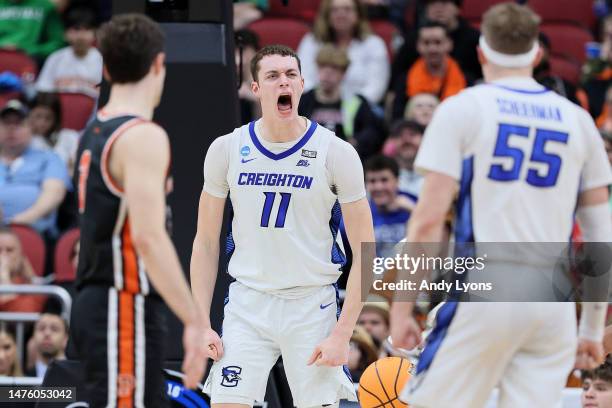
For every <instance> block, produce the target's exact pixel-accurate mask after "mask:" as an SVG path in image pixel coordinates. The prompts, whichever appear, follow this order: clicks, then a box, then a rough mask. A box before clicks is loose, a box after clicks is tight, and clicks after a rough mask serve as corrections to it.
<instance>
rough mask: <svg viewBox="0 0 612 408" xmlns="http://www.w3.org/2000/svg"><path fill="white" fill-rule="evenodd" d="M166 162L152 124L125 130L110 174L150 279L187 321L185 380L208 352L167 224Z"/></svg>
mask: <svg viewBox="0 0 612 408" xmlns="http://www.w3.org/2000/svg"><path fill="white" fill-rule="evenodd" d="M169 161H170V146H169V143H168V138H167V136H166V133H165V132H164V131H163V129H161V128H160V127H158V126H156V125H154V124H152V123H147V124H142V125H139V126H135V127H132V128H130V129H128V130H126V131H125V134H123V135H122V137H120V138H119V139H118V140H117V141H116V142H115V145H114V147H113V150H112V153H111V163H110V168H111V173H113V176H115V177H116V179H117V180H120V181H122V184H123V188H124V194H125V198H126V200H127V207H128V214H129V217H130V228H131V232H132V239H133V242H134V246H135V247H136V250H137V251H138V254H139V255H140V256H141V257H142V259H143V261H144V263H145V266H146V269H147V274H148V276H149V278H150V279H151V282H152V283H153V285H154V286H155V288H156V289H157V291H158V292H159V293H160V295H161V296H162V297H163V299H164V300H165V301H166V303H167V304H168V306H169V307H170V309H172V311H173V312H174V313H175V314H176V315H177V316H178V317H179V319H180V320H181V321H182V322H183V323H184V325H185V331H184V338H183V343H184V347H185V359H184V364H183V372H185V374H186V379H185V385H186V386H188V387H190V388H193V387H195V385H196V384H197V382H198V381H199V380H200V379H201V378H202V375H203V371H204V362H205V360H206V358H205V357H206V351H205V348H204V344H203V340H202V336H203V330H202V328H201V319H200V317H199V314H198V310H197V308H196V305H195V302H194V301H193V298H192V297H191V293H190V292H189V287H188V285H187V281H186V279H185V276H184V275H183V271H182V268H181V265H180V263H179V260H178V256H177V254H176V251H175V250H174V246H173V245H172V242H171V241H170V237H169V236H168V233H167V232H166V229H165V214H166V202H165V192H164V185H165V179H166V170H167V168H168V164H169Z"/></svg>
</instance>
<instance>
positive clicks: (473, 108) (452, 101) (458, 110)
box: [436, 85, 481, 118]
mask: <svg viewBox="0 0 612 408" xmlns="http://www.w3.org/2000/svg"><path fill="white" fill-rule="evenodd" d="M478 87H479V85H476V86H473V87H470V88H465V89H463V90H462V91H460V92H459V93H457V94H455V95H452V96H450V97H448V98H446V99H444V100H443V101H442V102H441V103H440V106H439V107H438V108H437V109H436V111H439V112H440V113H439V114H444V115H449V114H451V115H454V116H458V117H462V118H465V117H469V116H470V115H474V114H478V113H479V111H480V110H481V108H480V103H479V100H480V98H479V96H480V91H479V90H478V89H477V88H478ZM436 113H437V112H436ZM439 114H438V115H439Z"/></svg>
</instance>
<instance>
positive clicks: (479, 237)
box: [391, 2, 612, 408]
mask: <svg viewBox="0 0 612 408" xmlns="http://www.w3.org/2000/svg"><path fill="white" fill-rule="evenodd" d="M539 22H540V18H539V17H538V16H537V15H536V14H534V13H533V11H531V10H530V9H529V8H528V7H526V6H522V5H518V4H516V3H509V2H508V3H501V4H498V5H496V6H494V7H492V8H491V9H489V11H487V12H486V13H485V14H484V18H483V23H482V32H483V36H482V37H481V38H480V46H479V51H478V53H479V59H480V62H481V64H482V68H483V73H484V77H485V81H486V83H485V84H482V85H478V86H476V87H473V88H468V89H466V90H464V91H462V92H460V93H459V94H457V95H455V96H453V97H450V98H448V100H445V101H444V102H443V103H442V104H441V105H440V106H439V107H438V109H437V110H436V112H435V113H434V116H433V119H432V121H431V123H430V124H429V126H428V127H427V130H426V131H425V135H424V137H423V142H422V144H421V147H420V149H419V153H418V155H417V159H416V163H415V167H416V168H417V169H419V170H420V171H421V172H424V173H425V182H424V185H423V189H422V190H421V195H420V197H419V201H418V203H417V206H416V208H415V210H414V212H413V214H412V217H411V218H410V223H409V225H408V234H407V241H408V242H410V243H413V244H415V243H423V242H440V241H441V236H442V231H443V225H444V220H445V217H446V214H447V213H448V210H449V209H450V207H451V204H452V203H453V201H454V200H455V198H456V197H458V200H457V213H456V214H457V216H456V220H455V241H456V242H457V243H470V242H471V243H477V244H478V246H477V247H476V250H477V251H478V253H479V254H481V253H482V252H480V250H481V247H483V246H485V245H486V243H497V244H495V245H496V247H495V248H499V247H500V246H501V249H502V251H495V252H494V253H492V254H491V253H490V254H489V256H488V258H487V259H486V261H485V266H486V268H485V269H483V270H481V271H475V273H473V274H470V275H467V274H466V275H465V278H466V279H469V278H470V277H472V276H475V275H478V274H484V273H486V272H487V270H489V271H491V270H494V271H495V270H502V271H503V272H504V274H505V275H506V277H507V279H506V280H505V283H506V286H508V289H509V290H513V289H514V290H515V291H529V290H531V289H532V288H531V286H532V282H534V281H537V279H538V277H539V276H541V275H545V274H547V273H550V271H552V270H554V269H555V266H556V262H557V259H558V258H556V257H555V258H552V257H551V255H556V254H550V253H546V254H544V253H539V251H538V250H537V249H533V250H530V248H534V247H538V245H534V243H567V242H568V241H569V239H570V236H571V232H572V229H573V226H574V221H575V220H577V221H578V223H579V225H580V227H581V229H582V232H583V235H584V241H585V242H586V243H594V242H604V243H608V242H611V241H612V219H611V217H610V209H609V207H608V204H607V201H608V186H609V185H610V184H611V183H612V171H611V170H610V165H609V163H608V159H607V156H606V152H605V149H604V146H603V141H602V139H601V136H600V135H599V133H598V131H597V129H596V127H595V124H594V123H593V120H592V119H591V117H590V115H589V114H588V113H587V112H586V111H584V110H583V109H582V108H580V107H579V106H577V105H574V104H572V103H571V102H569V101H568V100H567V99H565V98H563V97H561V96H559V95H557V94H556V93H554V92H552V91H549V90H548V89H546V88H544V87H543V86H541V85H540V84H538V83H537V82H536V81H535V80H534V79H533V77H532V74H533V67H534V66H536V65H537V63H538V61H539V59H540V57H541V51H540V50H539V44H538V31H539ZM500 243H503V244H500ZM513 243H514V244H513ZM563 245H565V244H563ZM540 247H541V245H540ZM586 247H587V248H588V247H592V244H588V245H586ZM487 248H493V246H491V245H489V246H488V247H487ZM504 249H508V250H504ZM513 249H516V250H517V251H518V252H515V253H513V252H511V250H513ZM425 252H428V250H427V249H426V250H425ZM585 272H590V273H592V272H594V271H592V270H589V271H585ZM421 273H422V271H419V272H417V275H416V276H419V274H421ZM481 276H482V275H481ZM489 276H491V275H489ZM582 277H583V278H584V275H582ZM493 278H494V277H493ZM397 279H398V281H399V280H401V279H410V272H409V271H407V270H399V271H398V274H397ZM413 279H414V278H413ZM585 279H586V278H585ZM550 286H552V285H551V282H550V281H549V282H548V285H547V287H542V288H541V289H543V290H542V291H541V292H538V293H540V294H542V293H543V294H545V292H544V290H545V289H548V288H549V287H550ZM497 289H500V288H497ZM602 292H604V293H602V294H600V296H597V297H590V298H589V297H587V295H586V293H587V292H584V293H585V294H584V296H585V297H586V302H583V303H582V306H583V307H582V314H581V319H580V325H579V329H578V333H576V311H575V304H574V303H573V302H559V301H557V299H558V298H550V300H552V301H548V302H545V301H540V302H539V303H538V302H536V301H537V300H540V299H541V298H540V297H537V298H536V297H534V298H532V299H536V301H534V300H531V299H528V301H527V302H519V301H517V302H488V303H479V302H477V301H476V302H466V301H462V302H459V301H447V302H445V303H444V304H443V305H442V306H441V307H440V309H439V310H438V313H437V317H436V324H435V326H434V328H433V330H432V332H431V334H429V336H428V337H427V343H426V345H425V348H424V350H423V352H422V353H421V355H420V358H419V362H418V364H417V368H416V373H415V375H413V376H412V378H411V379H410V381H409V382H408V384H407V386H406V387H405V389H404V390H403V391H402V393H401V394H400V399H401V400H402V401H404V402H406V403H408V404H410V406H411V407H419V408H422V407H470V408H480V407H483V406H484V405H485V404H486V401H487V399H488V398H489V395H490V392H491V390H492V389H493V388H494V387H496V386H497V387H499V391H500V392H499V404H498V406H499V407H500V408H509V407H556V406H558V404H559V405H560V401H561V397H562V390H563V387H564V386H565V383H566V380H567V376H568V373H569V372H570V371H571V369H572V366H575V367H576V368H580V369H592V368H595V367H596V366H597V365H599V364H601V362H602V361H603V346H602V339H603V335H604V320H605V315H606V309H607V307H606V302H603V301H602V300H605V299H606V295H607V285H605V287H604V288H603V291H602ZM399 295H400V294H399V293H398V292H396V293H395V296H394V300H395V301H394V303H393V306H392V309H391V335H392V339H393V345H394V346H395V347H399V348H405V349H412V348H414V347H415V346H416V345H417V344H418V343H419V342H420V329H419V327H418V325H417V323H416V322H415V320H414V318H413V317H412V309H413V305H414V304H413V303H412V302H402V300H406V298H405V297H404V298H403V299H402V298H400V296H399ZM583 299H585V298H583ZM546 300H549V298H546ZM577 334H578V335H577Z"/></svg>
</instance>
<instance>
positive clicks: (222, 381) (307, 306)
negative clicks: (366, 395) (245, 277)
mask: <svg viewBox="0 0 612 408" xmlns="http://www.w3.org/2000/svg"><path fill="white" fill-rule="evenodd" d="M228 299H229V300H228V302H227V303H226V305H225V309H224V314H225V316H224V319H223V337H222V340H223V348H224V351H225V354H224V356H223V358H222V359H221V360H219V361H218V362H215V363H214V364H213V366H212V368H211V372H210V374H209V376H208V379H207V380H206V383H205V386H204V390H205V392H206V393H207V394H209V395H210V396H211V402H212V403H213V404H220V403H235V404H246V405H253V403H254V402H255V401H263V400H264V396H265V392H266V385H267V383H268V376H269V373H270V370H271V368H272V367H273V366H274V364H275V363H276V361H277V360H278V358H279V356H281V355H282V357H283V364H284V367H285V373H286V375H287V380H288V382H289V388H290V389H291V394H292V396H293V403H294V405H296V406H297V407H300V408H301V407H313V406H319V405H326V404H333V403H335V402H336V401H339V400H341V399H348V400H350V401H356V400H357V397H356V395H355V389H354V387H353V383H352V380H351V379H350V375H348V370H346V369H345V368H344V367H317V366H315V365H312V366H307V365H306V363H307V361H308V358H309V357H310V355H311V354H312V352H313V351H314V349H315V347H316V346H317V345H318V344H319V343H320V342H321V341H322V340H324V339H325V338H326V337H327V336H328V335H329V334H330V333H331V332H332V330H333V328H334V326H335V324H336V321H337V312H338V310H339V306H338V303H337V292H336V289H335V287H334V286H332V285H329V286H324V287H321V288H320V289H317V290H315V292H314V293H312V294H310V295H308V296H307V297H304V298H299V299H285V298H280V297H278V296H274V295H270V294H267V293H263V292H259V291H256V290H253V289H250V288H248V287H247V286H245V285H243V284H241V283H239V282H234V283H232V284H231V285H230V289H229V295H228Z"/></svg>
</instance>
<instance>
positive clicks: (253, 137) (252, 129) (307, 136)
mask: <svg viewBox="0 0 612 408" xmlns="http://www.w3.org/2000/svg"><path fill="white" fill-rule="evenodd" d="M316 129H317V122H314V121H311V122H310V127H309V128H308V130H307V131H306V133H305V134H304V136H302V138H301V139H300V140H299V141H298V142H297V143H296V144H294V145H293V146H292V147H291V148H290V149H289V150H285V151H284V152H282V153H278V154H276V153H272V152H271V151H269V150H268V149H266V148H265V147H264V146H263V145H262V144H261V142H260V141H259V139H258V138H257V135H256V134H255V121H253V122H251V123H249V134H250V135H251V141H252V142H253V144H254V145H255V147H256V148H257V150H259V151H260V152H261V153H262V154H263V155H264V156H266V157H268V158H270V159H272V160H280V159H284V158H285V157H289V156H291V155H292V154H293V153H295V152H297V151H298V150H299V149H300V148H302V147H303V146H304V145H305V144H306V143H308V140H310V137H311V136H312V135H313V134H314V131H315V130H316Z"/></svg>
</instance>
